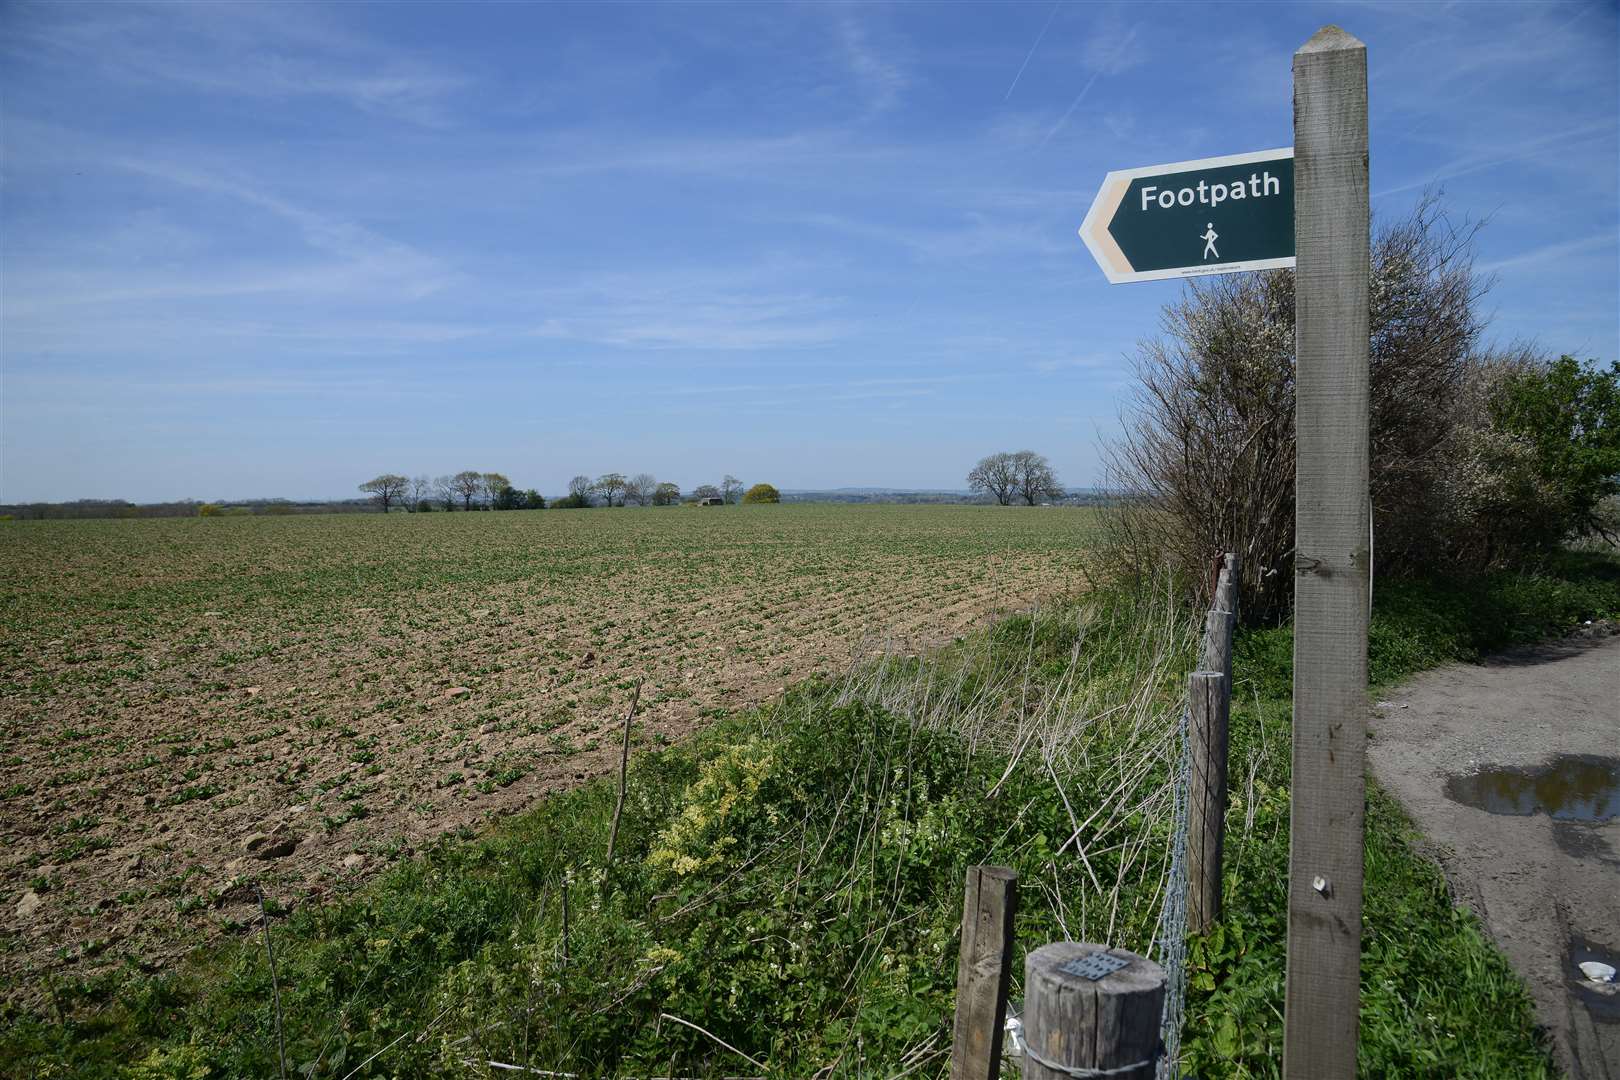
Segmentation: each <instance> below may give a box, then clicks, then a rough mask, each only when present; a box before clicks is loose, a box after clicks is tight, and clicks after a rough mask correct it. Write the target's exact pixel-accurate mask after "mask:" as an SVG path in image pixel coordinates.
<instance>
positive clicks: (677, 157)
mask: <svg viewBox="0 0 1620 1080" xmlns="http://www.w3.org/2000/svg"><path fill="white" fill-rule="evenodd" d="M1329 22H1337V23H1339V24H1341V25H1343V26H1344V27H1345V28H1346V29H1348V30H1350V31H1351V32H1352V33H1354V34H1356V35H1357V36H1359V37H1361V38H1362V39H1363V40H1364V41H1366V42H1367V44H1368V47H1369V60H1370V84H1371V132H1372V135H1371V138H1372V186H1373V193H1374V200H1373V207H1374V212H1375V214H1378V213H1382V214H1387V215H1398V214H1400V213H1402V212H1403V211H1405V210H1408V209H1410V207H1411V205H1412V204H1413V202H1414V201H1415V200H1416V199H1417V198H1418V197H1419V196H1420V195H1421V193H1422V191H1423V190H1424V188H1425V187H1426V186H1427V185H1431V184H1438V185H1441V186H1442V187H1443V188H1444V191H1445V198H1446V203H1447V205H1448V207H1449V208H1450V209H1451V210H1452V212H1453V213H1455V214H1456V215H1458V216H1462V217H1475V218H1480V217H1488V218H1489V219H1490V223H1489V225H1488V227H1487V228H1486V229H1485V231H1484V233H1483V234H1482V236H1481V238H1480V241H1479V263H1480V266H1481V268H1482V269H1485V270H1487V271H1491V272H1494V273H1495V275H1496V277H1497V286H1496V288H1495V290H1494V291H1493V292H1492V293H1491V295H1490V297H1489V299H1488V301H1487V304H1488V306H1489V309H1490V310H1491V311H1492V312H1493V314H1494V322H1493V324H1492V326H1493V329H1492V333H1493V334H1494V335H1495V336H1497V337H1499V338H1502V339H1514V338H1533V339H1535V340H1536V341H1538V342H1539V343H1540V344H1541V345H1543V346H1544V347H1545V348H1546V349H1547V350H1549V351H1552V352H1575V353H1578V354H1580V355H1582V356H1592V357H1597V358H1600V359H1603V360H1605V361H1607V360H1610V359H1614V358H1616V356H1617V355H1620V341H1617V338H1620V299H1617V297H1620V271H1617V266H1620V252H1617V226H1620V221H1617V207H1620V194H1617V183H1620V179H1617V178H1620V148H1617V133H1616V129H1617V122H1616V103H1617V100H1620V83H1617V75H1616V69H1617V60H1616V57H1617V48H1620V44H1617V31H1616V10H1615V7H1614V5H1612V4H1609V3H1568V4H1560V3H1539V4H1510V3H1490V4H1473V5H1471V4H1436V3H1427V4H1423V3H1399V4H1394V3H1392V4H1359V5H1352V4H1300V5H1281V4H1269V5H1238V4H1188V5H1130V4H1118V5H1111V4H1087V3H1078V2H1071V3H1059V4H1056V5H1054V4H1053V3H1051V2H1050V0H1046V2H1040V3H1031V4H997V5H968V4H949V5H946V4H937V5H936V4H922V3H918V4H906V5H881V6H880V5H855V4H851V5H841V4H815V5H777V4H763V3H761V4H738V5H727V4H697V5H677V4H655V5H638V4H595V5H565V4H557V5H547V6H525V5H516V4H510V5H456V6H435V5H431V4H410V5H384V4H379V5H361V4H345V5H340V6H315V5H291V4H288V5H281V6H254V5H248V4H229V5H226V4H212V5H189V4H161V5H142V4H134V3H130V4H93V3H76V4H49V5H32V4H14V3H12V4H6V5H4V6H0V68H3V70H4V74H3V76H0V89H3V92H4V99H3V106H0V108H3V116H0V119H3V129H0V139H3V153H4V157H3V174H0V183H3V187H0V199H3V201H0V272H3V280H0V303H3V319H4V322H3V328H0V350H3V352H0V360H3V384H0V394H3V417H0V419H3V425H4V430H3V432H0V452H3V461H0V499H3V500H6V501H20V500H31V499H62V498H75V497H126V498H133V499H141V500H145V499H163V498H180V497H196V498H216V497H246V496H270V495H285V496H292V497H331V496H342V495H347V494H352V493H353V492H354V486H355V485H356V484H357V483H359V482H360V481H362V480H365V479H367V478H369V477H370V476H372V475H375V474H376V473H378V472H382V471H396V472H402V473H407V474H416V473H429V474H437V473H446V472H454V471H457V470H460V469H463V468H477V469H480V470H499V471H501V472H503V473H506V474H507V475H508V476H510V477H511V478H512V479H513V480H514V481H515V482H518V483H519V484H520V485H521V486H535V487H538V488H540V489H541V490H542V491H547V492H557V491H560V490H562V489H563V487H564V485H565V484H566V481H567V478H568V477H570V476H572V475H574V474H576V473H580V472H585V473H590V474H592V475H594V474H597V473H601V472H605V471H609V470H618V471H623V472H639V471H650V472H653V473H655V474H657V475H658V476H660V477H661V478H667V479H672V480H674V481H675V482H677V483H679V484H681V485H682V486H683V488H688V489H689V488H691V487H692V486H694V485H696V484H699V483H704V482H710V481H713V480H716V479H717V478H718V477H719V476H720V475H722V474H723V473H726V472H732V473H735V474H736V475H738V476H741V477H743V478H744V479H745V480H746V481H748V482H750V483H752V482H754V481H757V480H767V481H770V482H773V483H775V484H777V485H778V486H781V487H790V488H808V487H829V486H839V485H884V486H904V487H961V486H962V485H963V482H964V481H963V477H964V475H965V473H966V472H967V470H968V468H969V467H970V466H971V465H972V464H973V462H974V461H975V460H976V459H977V458H978V457H980V456H981V455H982V454H984V453H987V452H990V451H993V450H998V449H1016V448H1021V447H1030V448H1033V449H1036V450H1039V451H1041V452H1044V453H1046V454H1047V455H1048V456H1049V457H1050V458H1051V459H1052V461H1053V463H1054V465H1055V466H1056V467H1057V469H1058V472H1059V474H1060V476H1061V477H1062V478H1063V479H1065V480H1066V481H1068V482H1069V483H1071V484H1075V485H1081V484H1086V483H1090V482H1091V481H1093V480H1094V479H1095V477H1096V462H1097V456H1098V454H1097V447H1098V443H1099V440H1101V439H1106V438H1107V437H1108V436H1109V434H1110V433H1111V432H1112V431H1114V430H1116V427H1117V419H1116V417H1117V414H1118V410H1119V407H1120V405H1121V403H1122V402H1123V401H1124V399H1125V397H1126V395H1127V393H1128V390H1129V385H1130V365H1129V354H1130V353H1131V352H1132V350H1133V348H1134V345H1135V343H1136V342H1137V341H1138V340H1139V339H1141V338H1142V337H1144V336H1147V335H1150V334H1152V333H1154V332H1155V331H1156V329H1157V325H1158V313H1159V309H1160V307H1161V306H1162V305H1163V304H1164V303H1166V302H1167V301H1170V300H1172V299H1173V298H1174V297H1175V296H1176V295H1177V293H1178V291H1179V289H1180V286H1178V285H1176V284H1174V283H1171V282H1155V283H1144V284H1132V285H1116V286H1110V285H1109V284H1107V282H1106V280H1105V279H1104V278H1103V276H1102V273H1101V272H1100V271H1099V270H1098V269H1097V267H1096V266H1095V264H1094V263H1093V262H1092V260H1091V258H1090V256H1089V255H1088V253H1087V252H1086V250H1085V247H1084V245H1083V244H1082V243H1081V242H1080V240H1079V238H1078V237H1077V236H1076V233H1075V230H1076V229H1077V228H1078V226H1079V224H1080V221H1081V219H1082V218H1083V217H1084V215H1085V211H1086V208H1087V206H1088V204H1089V202H1090V200H1091V197H1092V195H1093V194H1094V193H1095V192H1096V189H1097V186H1098V184H1099V182H1100V181H1101V179H1102V176H1103V173H1104V172H1106V171H1107V170H1109V169H1119V168H1129V167H1134V166H1139V165H1149V164H1155V163H1159V162H1168V161H1177V160H1183V159H1187V158H1196V157H1204V156H1210V155H1216V154H1229V153H1238V152H1243V151H1249V150H1259V149H1266V148H1270V147H1275V146H1286V145H1288V144H1289V143H1290V142H1291V141H1292V127H1291V112H1290V109H1291V106H1290V75H1289V70H1290V68H1289V65H1290V56H1291V53H1292V52H1293V50H1294V49H1295V48H1297V47H1298V46H1299V45H1300V44H1301V43H1302V42H1304V41H1305V40H1306V38H1308V37H1309V36H1310V34H1311V33H1312V32H1313V31H1314V30H1315V29H1316V28H1317V27H1319V26H1321V25H1323V24H1325V23H1329Z"/></svg>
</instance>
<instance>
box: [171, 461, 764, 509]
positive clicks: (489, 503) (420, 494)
mask: <svg viewBox="0 0 1620 1080" xmlns="http://www.w3.org/2000/svg"><path fill="white" fill-rule="evenodd" d="M359 487H360V490H361V491H363V492H365V493H366V494H367V495H369V496H370V497H371V498H370V502H371V504H372V505H374V506H376V507H377V508H378V509H379V510H380V511H382V512H383V513H385V514H386V513H388V512H390V511H391V510H393V509H395V508H396V507H403V508H404V509H405V510H406V511H408V512H410V513H428V512H430V511H434V510H443V511H452V510H460V511H463V512H466V511H472V510H544V509H546V507H547V502H546V499H545V496H543V495H541V494H540V493H539V492H538V491H535V490H534V489H533V488H530V489H528V490H527V491H520V490H518V489H517V488H516V487H514V486H513V485H512V482H511V481H510V480H508V479H507V478H506V477H505V476H504V475H502V474H501V473H497V472H479V471H477V470H474V469H467V470H464V471H462V472H458V473H455V474H454V475H447V476H438V477H428V476H417V477H407V476H401V475H399V474H398V473H383V474H382V475H381V476H376V477H373V478H372V479H370V480H367V481H366V482H365V483H363V484H361V485H360V486H359ZM709 498H714V499H720V500H721V501H722V502H725V503H728V504H730V503H738V502H750V503H774V502H781V501H782V496H781V493H780V492H778V491H777V490H776V488H774V487H772V486H771V485H770V484H755V485H754V486H753V487H752V488H750V489H748V491H747V492H746V493H745V492H744V490H743V482H742V481H741V480H738V479H737V478H736V477H735V476H732V475H730V474H727V475H726V476H725V477H724V478H723V479H722V480H721V481H720V484H719V485H718V486H716V485H714V484H700V485H698V487H696V488H695V489H693V491H692V493H691V494H690V495H688V496H687V497H686V501H687V502H693V503H696V502H702V501H703V500H704V499H709ZM681 501H682V498H681V489H680V487H679V486H677V485H675V484H672V483H670V482H669V481H667V480H659V479H658V478H657V477H656V476H653V475H652V474H651V473H636V474H634V475H633V476H626V475H625V474H624V473H618V472H609V473H603V474H602V475H601V476H598V477H596V478H595V479H592V478H591V477H589V476H586V475H583V474H581V475H579V476H576V477H574V478H573V479H572V480H570V481H569V482H568V494H566V495H563V496H561V497H559V498H556V499H554V500H552V501H551V503H550V506H551V508H552V509H555V510H576V509H583V508H585V507H590V506H630V505H635V506H674V505H676V504H678V503H680V502H681ZM193 512H195V511H193Z"/></svg>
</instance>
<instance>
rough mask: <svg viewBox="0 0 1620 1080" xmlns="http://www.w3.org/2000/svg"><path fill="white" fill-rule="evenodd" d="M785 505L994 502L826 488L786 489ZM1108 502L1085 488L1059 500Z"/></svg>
mask: <svg viewBox="0 0 1620 1080" xmlns="http://www.w3.org/2000/svg"><path fill="white" fill-rule="evenodd" d="M782 501H783V502H839V503H969V504H979V505H988V504H989V503H991V502H992V501H994V500H992V499H991V498H990V497H989V496H988V495H979V494H976V493H974V492H971V491H965V490H952V489H949V488H883V487H840V488H825V489H822V490H816V491H810V490H803V489H788V488H784V489H783V490H782ZM1103 501H1104V496H1103V493H1102V492H1099V491H1096V490H1094V489H1091V488H1081V489H1079V490H1077V491H1072V492H1070V493H1069V494H1068V496H1067V497H1066V498H1063V499H1060V500H1058V502H1059V503H1060V504H1061V505H1065V506H1089V505H1092V504H1094V503H1100V502H1103Z"/></svg>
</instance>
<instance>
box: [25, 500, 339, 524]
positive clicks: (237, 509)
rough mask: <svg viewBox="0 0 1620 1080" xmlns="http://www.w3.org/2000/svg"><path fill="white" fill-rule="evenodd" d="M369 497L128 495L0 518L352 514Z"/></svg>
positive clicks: (39, 506) (38, 505)
mask: <svg viewBox="0 0 1620 1080" xmlns="http://www.w3.org/2000/svg"><path fill="white" fill-rule="evenodd" d="M368 502H369V500H366V499H335V500H329V501H322V502H311V501H297V500H293V499H240V500H235V501H230V502H227V501H223V500H221V501H216V502H204V501H202V500H201V499H177V500H174V501H171V502H155V503H136V502H131V501H129V500H128V499H72V500H69V501H67V502H57V503H48V502H30V503H0V520H4V519H17V520H34V521H47V520H56V521H61V520H69V519H85V518H171V517H245V516H249V515H255V516H257V515H269V516H276V515H292V514H350V513H354V512H355V511H357V510H360V509H363V508H364V507H365V506H366V505H368Z"/></svg>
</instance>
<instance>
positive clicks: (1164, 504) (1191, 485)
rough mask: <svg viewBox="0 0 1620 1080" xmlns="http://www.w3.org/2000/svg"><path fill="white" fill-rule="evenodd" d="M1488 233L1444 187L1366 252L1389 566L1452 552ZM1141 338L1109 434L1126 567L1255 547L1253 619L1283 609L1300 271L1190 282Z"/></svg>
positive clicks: (1117, 541) (1380, 505) (1373, 430)
mask: <svg viewBox="0 0 1620 1080" xmlns="http://www.w3.org/2000/svg"><path fill="white" fill-rule="evenodd" d="M1476 231H1477V229H1475V228H1473V227H1469V226H1466V225H1465V226H1463V227H1461V228H1453V227H1452V226H1451V224H1450V223H1449V222H1448V221H1447V220H1446V218H1445V215H1444V214H1443V213H1442V212H1441V211H1440V209H1439V207H1438V205H1437V203H1436V202H1435V200H1434V199H1433V198H1431V197H1426V198H1425V199H1424V200H1423V201H1422V202H1420V203H1419V204H1418V206H1417V208H1416V209H1415V210H1414V211H1413V213H1412V214H1411V215H1410V216H1409V217H1407V218H1404V219H1401V220H1398V221H1395V222H1393V223H1390V224H1387V225H1384V226H1382V227H1380V228H1379V229H1378V231H1377V234H1376V236H1375V238H1374V242H1373V250H1372V263H1371V277H1372V280H1371V310H1370V315H1371V327H1370V329H1371V340H1370V348H1369V359H1370V365H1371V387H1370V396H1371V401H1370V435H1371V451H1372V461H1371V466H1372V468H1371V494H1372V502H1373V520H1374V523H1375V533H1376V536H1377V557H1378V565H1379V568H1380V572H1382V571H1383V569H1384V568H1386V567H1387V568H1389V569H1391V570H1398V569H1400V568H1401V567H1402V566H1403V565H1405V566H1412V565H1416V564H1418V563H1421V562H1424V561H1428V560H1432V559H1434V558H1435V557H1436V556H1437V555H1443V553H1444V552H1445V551H1446V550H1447V544H1446V542H1445V538H1444V533H1445V531H1446V529H1447V528H1448V524H1447V522H1448V518H1449V515H1448V513H1447V512H1446V510H1445V506H1444V502H1445V492H1446V490H1447V484H1448V477H1450V476H1451V475H1452V474H1454V473H1456V472H1457V470H1458V468H1459V467H1460V466H1459V462H1458V461H1457V460H1456V455H1455V453H1453V452H1452V449H1451V448H1453V447H1454V444H1455V436H1454V433H1455V432H1456V430H1457V429H1458V426H1459V409H1460V407H1461V402H1462V401H1463V400H1464V399H1465V398H1466V397H1467V395H1465V394H1463V393H1461V392H1460V389H1461V388H1462V387H1463V386H1464V385H1465V382H1466V379H1467V376H1468V373H1469V371H1470V369H1471V367H1472V366H1474V365H1475V364H1476V363H1477V355H1476V344H1477V341H1478V338H1479V334H1480V332H1481V329H1482V326H1483V320H1482V319H1481V317H1480V316H1479V314H1478V311H1477V304H1478V301H1479V299H1480V297H1481V296H1482V294H1483V292H1484V290H1485V288H1486V287H1487V286H1488V284H1489V282H1488V281H1486V280H1484V279H1481V278H1480V277H1479V276H1477V275H1476V274H1475V273H1474V272H1473V258H1472V239H1473V237H1474V235H1475V233H1476ZM1162 325H1163V333H1162V335H1161V336H1160V337H1158V338H1156V339H1153V340H1149V341H1145V342H1143V343H1142V345H1141V346H1140V347H1139V350H1138V355H1137V361H1136V373H1137V377H1138V379H1139V380H1140V385H1139V386H1138V387H1137V389H1136V392H1135V395H1134V400H1133V401H1132V404H1131V407H1130V410H1129V413H1128V415H1127V416H1126V417H1125V418H1124V423H1123V425H1122V426H1123V429H1124V435H1123V437H1122V438H1121V440H1120V441H1119V443H1118V444H1116V445H1115V446H1114V447H1112V448H1111V451H1110V458H1109V462H1108V478H1109V486H1110V487H1112V488H1114V489H1115V490H1116V491H1117V492H1119V493H1120V495H1121V496H1122V498H1121V501H1120V502H1119V503H1118V504H1117V505H1116V507H1115V510H1114V512H1112V513H1111V514H1110V515H1109V518H1108V521H1109V524H1110V527H1111V537H1110V540H1111V542H1110V544H1109V545H1108V549H1107V550H1108V552H1109V553H1111V554H1112V555H1113V556H1114V557H1115V559H1116V561H1117V562H1118V563H1119V564H1120V566H1119V567H1118V568H1121V569H1125V570H1143V569H1146V568H1149V567H1151V566H1154V565H1156V564H1159V563H1162V562H1163V561H1165V560H1168V561H1169V562H1170V563H1171V564H1172V565H1173V566H1174V567H1176V568H1177V569H1178V570H1179V571H1180V572H1181V573H1182V574H1183V575H1184V577H1185V579H1186V580H1188V581H1190V582H1195V583H1200V584H1202V583H1203V582H1204V581H1205V578H1206V577H1207V568H1208V567H1209V565H1210V564H1211V561H1212V560H1213V559H1214V558H1215V557H1216V556H1217V555H1218V554H1219V553H1220V552H1222V551H1237V552H1239V553H1240V554H1242V556H1243V566H1244V573H1243V600H1242V608H1243V611H1244V617H1245V619H1247V618H1249V617H1250V616H1251V615H1252V616H1253V617H1254V618H1256V619H1257V620H1265V619H1270V618H1273V617H1276V616H1279V615H1281V614H1282V613H1284V612H1285V611H1286V610H1287V605H1288V604H1289V602H1290V600H1291V597H1292V590H1293V581H1294V567H1293V562H1292V559H1293V556H1294V552H1293V540H1294V275H1293V273H1292V271H1287V270H1279V271H1270V272H1265V273H1259V274H1234V275H1228V276H1223V277H1218V278H1209V279H1205V280H1202V281H1194V282H1189V283H1188V285H1187V287H1186V289H1185V291H1184V292H1183V294H1182V297H1181V299H1180V300H1178V301H1176V302H1175V303H1173V304H1171V305H1169V306H1167V307H1166V308H1165V310H1164V312H1163V315H1162Z"/></svg>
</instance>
